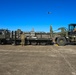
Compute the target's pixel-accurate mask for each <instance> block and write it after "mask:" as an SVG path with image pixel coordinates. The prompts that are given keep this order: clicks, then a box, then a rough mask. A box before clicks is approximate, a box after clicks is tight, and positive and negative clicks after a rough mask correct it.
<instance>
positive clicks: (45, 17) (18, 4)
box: [0, 0, 76, 32]
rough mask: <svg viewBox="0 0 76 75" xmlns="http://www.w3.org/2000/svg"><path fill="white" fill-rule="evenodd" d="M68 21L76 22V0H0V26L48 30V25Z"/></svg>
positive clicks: (11, 28) (61, 24) (57, 24)
mask: <svg viewBox="0 0 76 75" xmlns="http://www.w3.org/2000/svg"><path fill="white" fill-rule="evenodd" d="M48 12H52V13H51V14H48ZM70 23H76V0H0V28H5V29H10V30H16V29H21V30H23V31H30V30H31V29H32V28H34V29H35V31H45V32H49V28H50V25H52V26H53V29H54V30H56V29H57V28H58V27H61V26H62V27H68V24H70Z"/></svg>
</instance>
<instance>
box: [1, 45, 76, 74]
mask: <svg viewBox="0 0 76 75" xmlns="http://www.w3.org/2000/svg"><path fill="white" fill-rule="evenodd" d="M0 75H76V45H67V46H56V45H51V46H11V45H0Z"/></svg>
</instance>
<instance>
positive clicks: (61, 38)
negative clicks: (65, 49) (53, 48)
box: [57, 37, 66, 46]
mask: <svg viewBox="0 0 76 75" xmlns="http://www.w3.org/2000/svg"><path fill="white" fill-rule="evenodd" d="M57 44H58V45H59V46H65V45H66V39H65V38H64V37H59V38H58V39H57Z"/></svg>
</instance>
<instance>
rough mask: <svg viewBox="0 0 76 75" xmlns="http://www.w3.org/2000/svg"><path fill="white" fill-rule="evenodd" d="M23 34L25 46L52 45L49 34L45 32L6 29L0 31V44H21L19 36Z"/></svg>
mask: <svg viewBox="0 0 76 75" xmlns="http://www.w3.org/2000/svg"><path fill="white" fill-rule="evenodd" d="M22 33H24V34H25V44H26V45H28V44H32V45H39V44H40V45H46V44H51V43H52V38H51V36H50V33H45V32H34V31H31V32H23V31H21V30H20V29H18V30H17V31H9V30H7V29H0V44H13V45H18V44H21V34H22Z"/></svg>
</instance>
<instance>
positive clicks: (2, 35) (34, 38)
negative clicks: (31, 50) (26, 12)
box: [0, 24, 76, 46]
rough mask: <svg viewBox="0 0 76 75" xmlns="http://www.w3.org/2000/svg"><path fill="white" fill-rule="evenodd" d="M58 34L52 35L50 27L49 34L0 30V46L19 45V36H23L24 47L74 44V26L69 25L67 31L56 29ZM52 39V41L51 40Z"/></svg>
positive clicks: (75, 31) (75, 33)
mask: <svg viewBox="0 0 76 75" xmlns="http://www.w3.org/2000/svg"><path fill="white" fill-rule="evenodd" d="M58 30H61V31H60V32H57V33H54V31H53V30H52V26H50V32H49V33H45V32H35V31H34V30H32V31H30V32H23V31H21V30H20V29H18V30H16V31H10V30H8V29H0V44H12V45H18V44H21V34H22V33H24V35H25V40H24V41H25V45H31V44H32V45H46V44H52V43H53V42H54V41H55V42H54V43H56V44H58V45H59V46H64V45H66V44H68V43H76V24H69V26H68V29H66V28H65V27H61V28H58ZM53 38H54V40H53Z"/></svg>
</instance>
